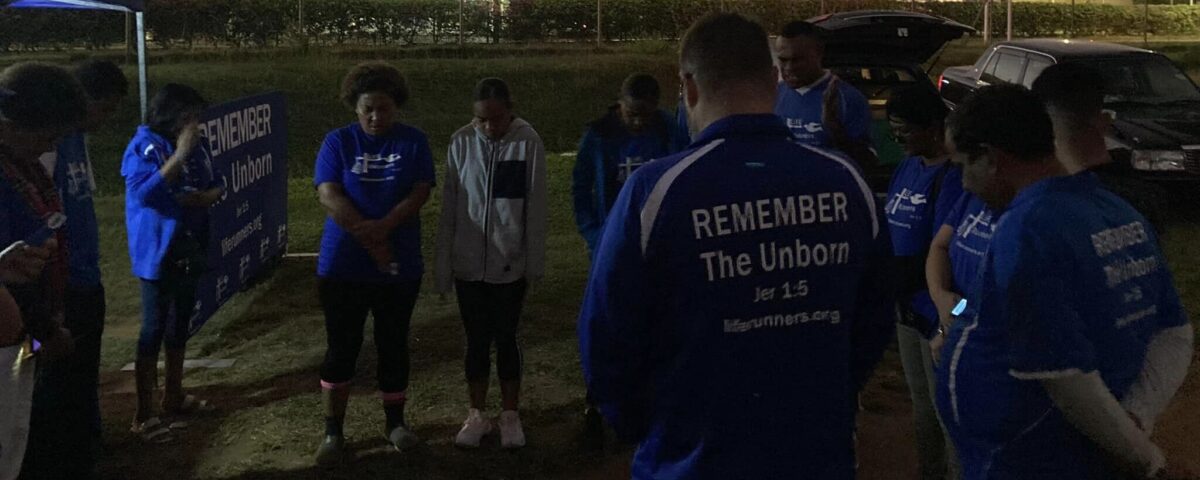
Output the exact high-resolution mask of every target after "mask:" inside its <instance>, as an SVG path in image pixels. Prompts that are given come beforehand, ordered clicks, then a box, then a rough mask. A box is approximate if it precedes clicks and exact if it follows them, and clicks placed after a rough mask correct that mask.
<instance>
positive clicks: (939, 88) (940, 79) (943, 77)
mask: <svg viewBox="0 0 1200 480" xmlns="http://www.w3.org/2000/svg"><path fill="white" fill-rule="evenodd" d="M945 81H946V75H945V74H942V75H938V81H937V91H939V92H940V91H942V82H945Z"/></svg>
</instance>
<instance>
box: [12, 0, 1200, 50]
mask: <svg viewBox="0 0 1200 480" xmlns="http://www.w3.org/2000/svg"><path fill="white" fill-rule="evenodd" d="M299 3H300V2H299V1H298V0H157V1H155V2H153V3H152V6H153V7H154V8H153V9H152V10H151V11H150V12H148V13H147V29H148V31H149V33H150V38H151V41H152V42H153V43H155V44H158V45H160V46H164V47H172V46H191V45H194V44H196V43H205V44H218V45H230V46H235V47H247V46H267V45H279V44H283V43H315V44H342V43H347V42H354V43H371V44H401V45H405V44H413V43H434V44H436V43H443V42H448V41H454V40H455V39H456V38H457V36H458V35H459V34H460V32H461V34H462V35H464V36H465V37H466V38H469V39H470V40H471V41H492V42H498V41H531V40H532V41H554V40H581V39H592V38H595V36H596V25H595V23H596V22H595V20H596V0H509V1H508V2H507V7H506V8H505V9H504V10H503V11H500V10H498V9H497V3H499V2H495V1H494V0H466V1H465V8H464V9H463V11H462V22H461V24H460V7H459V0H303V2H302V3H303V9H301V8H299ZM822 5H824V7H822ZM910 5H911V4H910V2H908V1H903V0H900V1H896V0H826V1H824V2H821V1H820V0H799V1H797V0H603V27H604V29H603V34H604V36H605V38H607V39H609V40H628V39H636V38H677V37H678V36H679V35H680V34H681V33H682V31H683V30H684V29H685V28H686V27H687V26H688V25H689V24H690V23H691V22H692V21H694V20H695V19H697V18H699V17H701V16H703V15H704V14H706V13H709V12H713V11H718V10H722V9H725V10H736V11H740V12H744V13H748V14H753V15H755V16H757V17H759V18H762V19H764V21H765V22H767V26H768V27H769V28H772V29H774V28H777V27H779V26H780V24H781V23H783V22H784V21H787V20H790V19H796V18H809V17H812V16H815V15H818V14H820V13H821V12H822V8H824V11H826V12H829V11H840V10H855V9H864V8H892V9H908V8H910ZM916 6H917V8H918V9H921V10H925V11H928V12H930V13H933V14H936V15H941V16H945V17H948V18H951V19H954V20H957V21H959V22H962V23H965V24H968V25H972V26H975V27H976V28H979V27H981V26H982V23H983V22H982V21H981V13H982V12H981V9H982V6H981V5H980V4H979V3H975V2H948V3H940V2H938V3H917V4H916ZM1148 20H1149V21H1148V22H1147V21H1145V20H1144V19H1143V10H1142V7H1140V6H1138V7H1127V6H1126V7H1120V6H1113V5H1090V4H1086V5H1077V6H1074V7H1072V6H1071V5H1068V4H1063V3H1017V4H1015V6H1014V33H1015V34H1016V35H1018V36H1043V35H1064V34H1065V35H1102V34H1118V35H1120V34H1125V35H1128V34H1141V33H1142V32H1143V30H1148V31H1149V32H1150V33H1152V34H1155V35H1191V34H1200V7H1191V6H1166V5H1162V6H1157V5H1156V6H1152V7H1151V8H1150V16H1149V19H1148ZM992 25H993V26H994V29H995V31H996V33H1000V31H1001V30H1002V29H1003V28H1004V11H1003V8H999V7H998V8H995V9H994V11H993V21H992ZM123 40H124V21H123V20H122V19H121V17H120V16H119V15H116V14H113V13H110V12H95V11H64V10H25V9H0V51H5V50H37V49H46V48H60V47H66V46H86V47H92V48H94V47H105V46H111V45H114V44H118V43H120V42H122V41H123Z"/></svg>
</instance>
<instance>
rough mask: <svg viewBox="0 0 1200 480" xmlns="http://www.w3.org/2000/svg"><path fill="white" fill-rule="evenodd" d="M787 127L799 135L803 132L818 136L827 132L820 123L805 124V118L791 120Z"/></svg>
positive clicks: (788, 120) (788, 121)
mask: <svg viewBox="0 0 1200 480" xmlns="http://www.w3.org/2000/svg"><path fill="white" fill-rule="evenodd" d="M787 126H788V128H790V129H792V130H793V131H795V132H796V133H797V134H800V133H801V132H804V133H808V134H817V133H821V132H824V131H825V126H824V125H822V124H821V123H820V122H805V121H804V119H803V118H789V119H787Z"/></svg>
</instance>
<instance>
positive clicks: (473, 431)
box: [454, 408, 492, 448]
mask: <svg viewBox="0 0 1200 480" xmlns="http://www.w3.org/2000/svg"><path fill="white" fill-rule="evenodd" d="M489 433H492V422H491V421H489V420H488V419H486V418H483V414H481V413H479V410H478V409H474V408H472V409H471V410H470V411H468V412H467V421H465V422H463V426H462V430H459V431H458V435H457V436H455V437H454V444H455V445H458V446H460V447H465V448H478V447H479V441H480V440H482V439H483V437H484V436H486V435H487V434H489Z"/></svg>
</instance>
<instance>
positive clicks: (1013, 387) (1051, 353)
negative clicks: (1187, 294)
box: [937, 173, 1187, 480]
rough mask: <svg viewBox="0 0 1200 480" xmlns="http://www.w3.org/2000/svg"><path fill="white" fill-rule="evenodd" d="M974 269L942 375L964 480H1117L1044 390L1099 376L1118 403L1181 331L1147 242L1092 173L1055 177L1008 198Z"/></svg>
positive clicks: (1167, 278)
mask: <svg viewBox="0 0 1200 480" xmlns="http://www.w3.org/2000/svg"><path fill="white" fill-rule="evenodd" d="M982 268H983V271H982V272H981V274H980V277H979V283H978V284H977V285H976V287H975V288H974V289H973V291H972V293H971V294H970V295H969V299H968V301H969V302H970V303H972V304H975V305H977V313H975V315H974V316H973V317H968V318H965V319H963V320H962V321H959V322H955V324H954V326H953V327H952V329H951V331H950V335H949V338H948V340H947V345H948V346H949V347H951V348H947V349H946V350H945V351H944V352H943V362H944V364H945V365H948V368H944V369H941V370H940V371H939V373H938V395H937V397H938V399H937V400H938V407H939V410H940V411H941V412H943V417H942V418H943V420H945V424H946V427H947V429H948V430H949V432H950V435H951V436H952V437H953V438H954V443H955V445H956V446H957V448H958V453H959V457H960V459H961V461H962V465H963V470H964V478H966V479H968V480H972V479H985V478H987V479H1010V478H1011V479H1041V478H1046V479H1050V478H1054V479H1058V478H1070V479H1097V480H1098V479H1108V478H1114V472H1111V471H1107V470H1106V468H1107V467H1106V465H1107V463H1106V462H1105V459H1104V457H1105V455H1104V454H1103V453H1102V452H1101V451H1100V449H1099V447H1097V446H1096V445H1095V444H1093V443H1092V442H1091V441H1090V440H1088V439H1087V438H1086V437H1084V436H1083V435H1082V434H1081V433H1079V431H1078V430H1076V429H1075V428H1074V427H1073V426H1072V425H1070V424H1069V423H1068V422H1067V420H1066V419H1065V418H1064V416H1063V415H1062V413H1061V411H1059V410H1058V409H1057V408H1055V407H1054V405H1053V402H1052V401H1051V400H1050V398H1049V396H1048V395H1047V394H1046V391H1045V389H1044V388H1043V387H1042V384H1041V383H1040V382H1039V380H1043V379H1051V378H1057V377H1063V376H1069V375H1076V374H1079V373H1087V372H1093V371H1095V372H1098V373H1099V374H1100V376H1101V377H1102V378H1103V379H1104V382H1105V384H1106V385H1107V386H1108V388H1109V389H1110V391H1111V392H1112V393H1113V395H1114V396H1116V398H1117V399H1118V400H1120V399H1122V398H1123V397H1124V396H1125V395H1126V393H1127V392H1128V391H1129V389H1130V386H1131V385H1133V383H1134V382H1135V381H1136V379H1137V378H1138V375H1139V373H1140V372H1141V371H1142V368H1143V365H1144V361H1145V356H1146V350H1147V348H1148V343H1149V341H1150V339H1151V338H1152V337H1153V336H1154V335H1155V334H1156V333H1157V332H1159V331H1160V330H1162V329H1165V328H1173V327H1177V326H1181V325H1184V324H1185V322H1186V321H1187V319H1186V315H1185V314H1184V311H1183V308H1182V306H1181V305H1180V302H1179V297H1178V295H1177V293H1176V290H1175V286H1174V284H1173V282H1172V280H1171V275H1170V273H1169V271H1168V270H1167V264H1166V260H1165V259H1164V257H1163V255H1162V253H1161V252H1160V251H1159V248H1158V242H1157V240H1156V238H1155V234H1154V230H1153V229H1152V228H1151V227H1150V226H1149V225H1148V224H1147V223H1146V221H1145V219H1144V218H1143V217H1142V216H1141V215H1140V214H1138V213H1137V212H1136V211H1135V210H1134V209H1133V208H1132V207H1131V206H1129V204H1128V203H1126V202H1125V201H1124V200H1121V199H1120V198H1119V197H1117V196H1116V195H1114V194H1113V193H1111V192H1109V191H1107V190H1105V189H1104V188H1103V187H1101V186H1100V183H1099V181H1098V180H1097V179H1096V177H1095V176H1094V175H1092V174H1089V173H1084V174H1080V175H1075V176H1070V177H1056V178H1051V179H1047V180H1042V181H1040V182H1038V183H1035V184H1033V185H1031V186H1029V187H1027V188H1026V189H1024V190H1022V191H1021V192H1020V193H1018V194H1017V197H1016V198H1015V199H1014V200H1013V201H1012V203H1011V204H1010V205H1009V207H1008V210H1007V211H1006V212H1005V213H1004V214H1003V216H1002V217H1001V218H1000V220H999V223H998V224H997V226H996V230H995V233H994V236H993V238H992V243H991V246H990V247H989V249H988V253H987V255H986V256H985V259H984V264H983V266H982Z"/></svg>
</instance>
